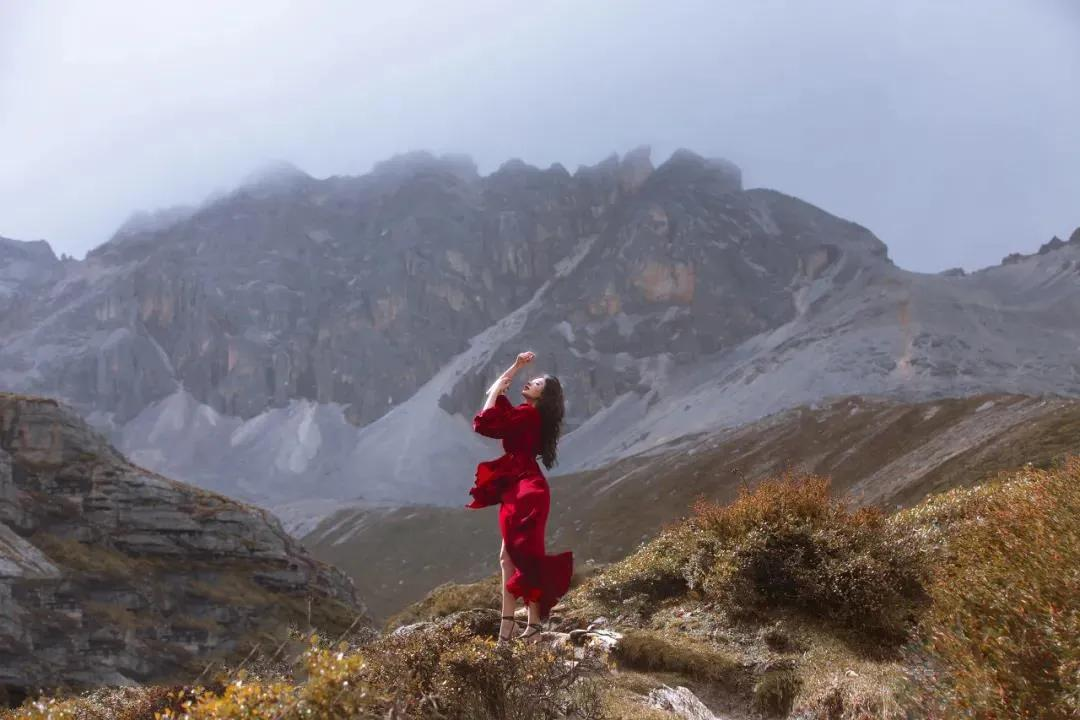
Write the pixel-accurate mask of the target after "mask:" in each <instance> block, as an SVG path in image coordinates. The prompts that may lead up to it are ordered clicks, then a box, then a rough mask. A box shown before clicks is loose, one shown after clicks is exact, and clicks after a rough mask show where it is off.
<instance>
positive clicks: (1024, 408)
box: [304, 395, 1080, 618]
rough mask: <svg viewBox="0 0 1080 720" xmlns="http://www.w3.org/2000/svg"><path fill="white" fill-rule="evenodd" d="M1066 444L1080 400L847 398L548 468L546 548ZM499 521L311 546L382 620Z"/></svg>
mask: <svg viewBox="0 0 1080 720" xmlns="http://www.w3.org/2000/svg"><path fill="white" fill-rule="evenodd" d="M1069 451H1074V452H1075V451H1080V403H1078V402H1076V401H1073V400H1067V399H1063V398H1027V397H1020V396H1010V395H995V396H978V397H970V398H962V399H943V400H939V401H934V402H924V403H914V404H907V403H899V402H896V401H892V400H877V399H868V398H858V397H853V398H843V399H840V400H836V401H834V402H832V403H828V404H825V405H822V406H820V407H815V408H805V407H804V408H798V409H796V410H792V411H789V412H785V413H782V414H780V415H776V416H773V417H769V418H766V419H764V420H762V421H760V422H757V423H753V424H751V425H747V426H745V427H741V428H737V429H734V430H726V431H722V432H717V433H713V434H706V435H700V436H696V437H692V438H686V439H683V440H682V441H680V442H679V443H677V444H672V445H669V446H666V447H665V448H662V449H661V450H660V451H657V452H651V453H649V454H648V455H642V456H636V457H632V458H628V459H626V460H623V461H620V462H618V463H615V464H613V465H611V466H609V467H605V468H603V469H600V470H596V471H590V472H583V473H576V474H573V475H566V476H555V477H552V478H551V487H552V512H551V519H550V520H549V535H548V537H549V544H550V546H551V547H552V548H553V549H563V548H571V549H573V550H574V552H575V558H576V559H577V562H578V567H579V568H580V569H585V568H586V567H587V565H586V563H587V561H588V560H590V559H591V560H595V561H596V562H598V563H606V562H612V561H615V560H619V559H621V558H623V557H625V556H626V555H627V554H628V553H630V552H632V551H633V550H634V549H635V548H636V547H637V546H638V545H639V544H640V543H641V542H642V541H643V540H645V539H648V538H650V537H652V536H653V535H655V533H656V532H657V531H658V530H659V529H660V528H661V527H662V526H663V525H664V524H666V523H669V522H672V521H674V520H677V519H678V518H680V517H682V516H683V515H685V514H686V511H687V508H689V507H690V506H691V505H692V503H693V502H694V501H695V500H696V499H697V498H699V497H704V498H707V499H710V500H714V501H717V502H729V501H731V500H733V499H734V498H735V497H736V494H737V491H738V487H739V485H740V484H742V483H744V482H754V481H757V480H760V479H762V478H765V477H769V476H771V475H775V474H777V473H780V472H783V471H785V470H787V469H798V470H800V471H804V472H812V473H817V474H820V475H828V476H829V477H831V479H832V488H833V491H834V492H838V493H839V492H847V493H850V494H852V495H853V496H855V498H856V500H857V502H860V503H863V504H878V505H883V506H885V507H890V508H895V507H896V506H907V505H911V504H912V503H914V502H917V501H918V500H919V499H921V498H923V497H925V496H926V495H927V494H928V493H931V492H937V491H940V490H944V489H948V488H953V487H970V486H971V485H973V484H976V483H979V482H981V481H983V480H986V479H987V478H991V477H993V476H994V475H995V474H996V473H998V472H1000V471H1001V470H1005V469H1009V468H1015V467H1018V466H1020V465H1021V464H1023V463H1025V462H1031V463H1034V464H1035V465H1036V466H1046V465H1048V464H1050V463H1052V462H1054V461H1055V459H1058V458H1060V457H1062V456H1063V455H1064V454H1065V453H1067V452H1069ZM496 525H497V524H496V520H495V511H494V510H482V511H470V510H464V509H461V508H442V507H411V508H402V509H395V510H386V509H352V510H343V511H341V512H339V513H337V514H335V515H333V516H331V517H330V518H328V519H327V520H325V521H324V522H323V523H322V524H320V526H319V527H318V528H316V529H315V530H314V531H313V532H311V533H310V534H308V535H307V536H306V537H305V538H304V544H305V545H306V546H307V547H308V548H310V549H311V551H312V553H313V554H314V555H315V556H316V557H318V558H320V559H322V560H325V561H327V562H329V563H331V564H333V565H335V566H337V567H339V568H341V569H343V570H345V571H346V572H347V573H349V574H350V575H351V576H352V578H353V579H354V581H355V582H356V584H357V587H358V588H359V589H360V591H361V592H362V594H363V596H364V598H365V600H366V601H367V603H368V606H369V608H370V610H371V613H372V614H373V616H376V617H379V618H386V617H388V616H390V615H392V614H393V613H395V612H398V611H399V610H401V609H402V608H404V607H405V606H407V605H408V604H410V603H413V602H416V601H418V600H420V599H421V598H422V597H423V596H424V595H425V593H427V592H428V591H429V590H430V589H431V588H432V587H434V586H436V585H439V584H442V583H446V582H467V581H475V580H479V579H481V578H484V577H487V576H488V575H490V574H491V573H493V572H495V571H496V570H497V569H498V564H497V555H498V547H499V534H498V528H497V526H496ZM446 538H453V542H452V543H448V542H446V541H445V540H446Z"/></svg>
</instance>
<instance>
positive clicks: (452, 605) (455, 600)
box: [386, 575, 502, 630]
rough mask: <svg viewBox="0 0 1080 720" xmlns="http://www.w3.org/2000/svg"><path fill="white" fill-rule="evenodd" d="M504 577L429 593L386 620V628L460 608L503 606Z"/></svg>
mask: <svg viewBox="0 0 1080 720" xmlns="http://www.w3.org/2000/svg"><path fill="white" fill-rule="evenodd" d="M501 584H502V580H501V578H500V577H499V576H498V575H492V576H491V577H488V578H485V579H483V580H480V581H479V582H474V583H446V584H444V585H440V586H439V587H437V588H435V589H434V590H432V591H431V592H430V593H428V595H427V597H425V598H424V599H423V600H421V601H420V602H418V603H414V604H412V605H410V606H409V607H407V608H405V609H404V610H402V611H401V612H399V613H397V614H396V615H393V616H391V617H390V619H389V620H387V621H386V629H387V630H393V629H394V628H397V627H401V626H402V625H409V624H411V623H415V622H421V621H423V620H435V619H437V618H441V617H446V616H447V615H450V614H452V613H455V612H457V611H459V610H471V609H473V608H495V609H499V607H501V602H502V596H501V588H500V585H501Z"/></svg>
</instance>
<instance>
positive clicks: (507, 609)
mask: <svg viewBox="0 0 1080 720" xmlns="http://www.w3.org/2000/svg"><path fill="white" fill-rule="evenodd" d="M499 567H501V568H502V586H501V587H502V615H503V617H509V616H511V615H513V614H514V611H515V610H516V609H517V598H515V597H514V596H513V595H511V594H510V592H509V591H508V590H507V589H506V581H507V580H509V579H510V576H511V575H513V574H514V571H515V570H516V569H517V568H515V567H514V562H513V561H512V560H511V559H510V556H509V555H508V554H507V552H506V543H503V545H502V547H501V548H499ZM530 622H531V621H530ZM514 627H515V625H514V622H513V621H512V620H503V621H502V622H501V623H500V624H499V637H500V638H504V637H509V636H510V634H511V633H512V632H514Z"/></svg>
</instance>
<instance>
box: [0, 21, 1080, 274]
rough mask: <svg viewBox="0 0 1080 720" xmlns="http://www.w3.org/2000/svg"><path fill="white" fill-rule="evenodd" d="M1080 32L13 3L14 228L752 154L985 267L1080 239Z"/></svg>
mask: <svg viewBox="0 0 1080 720" xmlns="http://www.w3.org/2000/svg"><path fill="white" fill-rule="evenodd" d="M1078 41H1080V18H1078V16H1077V14H1076V12H1075V8H1074V7H1073V6H1072V5H1070V4H1069V3H1068V2H1066V1H1064V0H1062V1H1056V0H1036V1H1033V2H1030V3H1023V4H1020V3H1015V2H1007V1H1006V0H954V1H953V2H949V3H939V2H932V1H931V0H908V2H904V3H896V2H885V0H832V1H825V0H822V1H821V2H816V3H804V2H792V1H787V2H781V1H779V0H758V1H757V2H754V3H746V2H735V1H724V2H721V1H719V0H715V1H713V2H670V3H664V4H657V3H652V2H648V3H647V2H634V1H632V0H626V1H623V2H616V1H614V0H593V1H592V2H589V3H574V2H568V1H554V2H544V3H532V4H525V3H505V2H494V1H492V2H472V3H450V2H447V3H430V2H419V1H415V0H399V1H397V2H394V3H370V2H365V3H359V2H327V3H306V4H304V3H291V2H284V1H281V0H259V1H257V2H256V1H251V2H228V3H220V2H208V1H203V2H185V3H175V4H167V3H153V4H149V3H139V2H134V1H133V0H131V1H126V0H125V1H120V0H114V1H112V2H107V3H79V2H49V1H48V0H46V1H44V2H36V3H22V4H15V3H13V4H10V6H4V9H2V10H0V111H2V112H0V157H3V158H4V166H3V171H2V173H0V234H4V235H7V236H14V237H21V238H24V239H33V238H38V237H45V238H47V239H49V240H50V241H51V242H52V243H53V244H54V247H56V248H57V250H58V251H66V252H68V253H71V254H75V255H77V256H81V255H82V254H83V253H84V252H85V251H86V250H87V249H89V248H90V247H92V246H94V245H96V244H98V243H100V242H103V241H104V240H105V239H107V237H108V236H109V235H110V234H111V232H112V231H113V230H114V229H115V228H116V227H117V226H118V225H119V224H120V223H121V222H122V221H123V220H124V218H126V217H127V216H128V215H129V214H130V213H131V212H133V211H134V210H136V209H140V208H143V209H145V208H153V207H159V206H166V205H172V204H177V203H190V202H197V201H198V200H199V199H201V198H202V197H204V196H205V195H207V194H209V193H210V192H212V191H214V190H216V189H219V188H224V187H228V186H231V185H232V184H233V183H235V182H236V181H238V179H239V178H241V177H243V176H244V175H246V174H247V173H248V172H249V171H250V170H251V169H252V168H253V167H256V166H258V165H261V164H262V163H264V162H265V161H266V160H268V159H273V158H284V159H288V160H290V161H292V162H294V163H295V164H296V165H298V166H300V167H302V168H303V169H305V170H306V171H308V172H310V173H311V174H313V175H316V176H325V175H330V174H357V173H362V172H365V171H366V170H367V169H369V168H370V167H371V165H372V164H373V163H374V162H377V161H378V160H381V159H384V158H385V157H387V156H389V155H390V154H393V153H395V152H400V151H405V150H410V149H416V148H428V149H431V150H434V151H437V152H465V153H469V154H471V155H472V156H473V157H474V158H475V159H476V160H477V162H478V164H479V165H480V167H481V169H482V170H484V171H490V170H491V169H493V168H494V167H496V166H497V165H498V164H500V163H501V162H502V161H504V160H506V159H508V158H510V157H521V158H523V159H525V160H526V161H528V162H532V163H535V164H538V165H547V164H550V163H552V162H561V163H563V164H564V165H566V166H567V167H568V168H570V169H573V168H574V167H575V166H576V165H578V164H583V163H593V162H596V161H598V160H599V159H601V158H603V157H604V156H606V155H607V154H609V153H610V152H612V151H625V150H627V149H630V148H631V147H634V146H636V145H638V144H641V143H650V144H652V145H653V147H654V149H655V152H656V154H657V155H658V156H663V155H664V154H666V153H668V152H670V151H672V150H674V149H675V148H677V147H680V146H685V147H690V148H693V149H695V150H697V151H698V152H701V153H703V154H709V155H719V156H725V157H729V158H731V159H732V160H734V161H736V162H738V163H739V164H740V165H742V167H743V169H744V171H745V175H746V179H747V181H748V183H749V184H751V185H764V186H769V187H775V188H777V189H780V190H782V191H785V192H788V193H791V194H794V195H799V196H800V197H804V198H805V199H807V200H809V201H811V202H815V203H817V204H819V205H821V206H822V207H824V208H825V209H827V210H829V211H831V212H835V213H837V214H840V215H842V216H844V217H848V218H850V219H852V220H855V221H857V222H860V223H862V224H864V225H866V226H867V227H869V228H871V229H872V230H874V231H875V232H876V233H878V234H879V235H880V236H881V237H882V238H883V239H884V240H885V241H886V242H887V243H889V245H890V248H891V251H892V255H893V257H894V258H896V259H897V261H898V262H899V263H900V264H901V265H903V266H905V267H911V268H914V269H922V270H937V269H941V268H943V267H947V266H952V265H963V266H966V267H973V266H981V265H986V264H989V263H994V262H997V260H998V259H1000V258H1001V257H1002V256H1003V255H1005V254H1007V253H1008V252H1011V251H1013V250H1025V249H1028V250H1030V249H1034V248H1035V247H1037V246H1038V245H1039V244H1040V243H1042V242H1045V241H1046V240H1047V239H1049V237H1050V235H1052V234H1054V233H1057V234H1062V233H1067V232H1069V231H1070V230H1071V228H1072V227H1073V226H1075V225H1076V224H1080V211H1078V210H1077V208H1076V204H1075V199H1076V198H1077V197H1080V175H1078V174H1077V173H1075V168H1076V167H1080V134H1077V133H1075V132H1074V131H1073V127H1074V126H1075V124H1076V119H1077V118H1078V117H1080V97H1078V95H1080V93H1078V92H1077V91H1076V89H1075V78H1076V77H1078V76H1080V72H1078V71H1080V54H1078V53H1080V51H1078V49H1077V48H1080V42H1078Z"/></svg>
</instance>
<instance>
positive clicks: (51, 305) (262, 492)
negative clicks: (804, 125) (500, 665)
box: [0, 148, 1080, 507]
mask: <svg viewBox="0 0 1080 720" xmlns="http://www.w3.org/2000/svg"><path fill="white" fill-rule="evenodd" d="M1078 273H1080V245H1078V244H1076V243H1073V242H1072V241H1070V242H1067V243H1061V242H1057V243H1050V244H1048V246H1044V250H1043V251H1040V253H1036V254H1033V255H1031V256H1022V255H1017V256H1016V257H1015V258H1012V259H1011V260H1010V261H1009V263H1008V264H1006V265H1003V266H1000V267H996V268H990V269H987V270H984V271H980V272H976V273H971V274H970V275H966V276H959V275H957V274H955V273H947V274H944V275H923V274H918V273H910V272H906V271H904V270H901V269H899V268H897V267H895V266H894V265H893V264H892V263H891V261H890V260H889V259H888V257H887V251H886V248H885V246H884V245H883V244H882V243H881V241H880V240H878V239H877V238H876V237H874V235H873V234H872V233H870V232H869V231H868V230H866V229H865V228H862V227H860V226H858V225H856V224H854V223H850V222H847V221H845V220H842V219H840V218H837V217H834V216H832V215H829V214H828V213H826V212H824V211H822V210H820V209H818V208H815V207H813V206H811V205H808V204H806V203H804V202H802V201H800V200H798V199H796V198H792V197H789V196H786V195H783V194H781V193H778V192H774V191H771V190H760V189H757V190H744V189H743V187H742V179H741V172H740V171H739V169H738V168H737V167H735V166H733V165H731V164H730V163H728V162H726V161H722V160H709V159H705V158H701V157H699V156H697V155H694V154H693V153H691V152H688V151H679V152H677V153H675V154H674V155H673V156H672V157H671V158H670V159H668V160H667V161H666V162H664V163H662V164H661V165H660V166H659V167H655V168H654V167H653V165H652V162H651V160H650V159H649V153H648V150H647V149H644V148H642V149H638V150H635V151H633V152H631V153H629V154H627V155H626V156H625V157H623V158H621V159H620V158H618V157H614V156H613V157H611V158H609V159H608V160H605V161H604V162H602V163H600V164H599V165H596V166H594V167H586V168H581V169H579V170H577V171H576V172H575V173H573V174H570V173H568V172H567V171H566V170H565V169H564V168H562V167H561V166H558V165H555V166H552V167H551V168H549V169H547V170H539V169H536V168H532V167H529V166H527V165H525V164H524V163H522V162H520V161H510V162H507V163H506V164H504V165H503V166H502V167H501V168H499V170H497V171H496V172H494V173H492V174H491V175H489V176H486V177H481V176H480V175H478V174H477V172H476V168H475V166H474V165H473V164H472V162H471V161H469V160H468V159H467V158H462V157H457V156H448V157H446V156H444V157H434V156H432V155H429V154H426V153H413V154H409V155H405V156H399V157H397V158H394V159H392V160H389V161H387V162H385V163H382V164H380V165H378V166H376V168H375V169H374V170H373V171H372V172H371V173H370V174H368V175H365V176H362V177H332V178H328V179H325V180H317V179H314V178H311V177H309V176H307V175H305V174H303V173H302V172H300V171H298V170H296V169H295V168H291V167H276V168H272V169H270V170H269V171H266V172H263V173H261V174H260V175H257V176H255V177H253V178H251V179H250V180H249V181H248V182H247V183H245V184H244V185H243V186H242V187H241V188H239V189H238V190H236V191H235V192H233V193H231V194H228V195H226V196H222V197H219V198H217V199H215V200H214V201H213V202H210V203H207V204H206V205H204V206H203V207H201V208H198V209H196V210H195V211H194V212H192V213H191V214H190V215H189V216H187V217H181V216H172V215H170V216H168V217H166V218H163V219H162V221H161V222H147V223H143V224H142V225H140V224H138V223H136V224H135V225H134V226H131V227H128V228H127V230H126V231H125V232H124V233H120V234H118V236H117V237H116V238H114V239H113V240H111V241H110V242H108V243H106V244H104V245H103V246H101V247H100V248H98V249H96V250H95V251H94V252H92V253H91V254H90V255H89V256H88V258H87V259H86V261H84V262H80V263H67V264H64V265H63V268H62V272H60V273H59V274H58V276H57V278H56V279H54V280H52V281H50V282H48V283H45V284H43V285H40V286H37V285H35V286H33V287H34V288H36V289H33V290H32V291H28V292H31V294H30V295H29V296H28V298H29V299H28V300H26V301H25V302H24V303H22V305H23V307H24V308H25V310H24V311H22V312H19V313H14V312H8V313H4V314H3V315H0V339H3V341H4V342H3V344H2V346H0V383H3V384H4V385H6V386H7V387H10V388H17V389H20V390H24V391H32V392H37V393H45V394H49V395H54V396H57V397H60V398H61V399H63V400H65V401H67V402H69V403H71V404H72V405H73V406H75V407H77V408H78V409H79V410H80V411H81V412H83V413H84V414H85V415H86V416H87V417H88V419H89V420H90V421H91V422H92V423H93V424H94V425H95V426H97V427H100V428H102V429H105V430H108V431H109V432H111V433H112V437H113V438H114V440H115V442H116V443H117V445H118V446H119V447H120V448H121V449H122V450H123V451H124V452H125V453H126V454H127V455H129V456H130V457H132V458H134V459H135V460H136V461H137V462H140V463H142V464H144V465H147V466H148V467H152V468H154V469H156V470H159V471H162V472H167V473H169V474H171V475H174V476H176V477H179V478H182V479H184V480H188V481H191V482H195V483H198V484H200V485H202V486H204V487H209V488H214V489H217V490H221V491H224V492H228V493H230V494H233V495H236V496H238V497H243V498H248V499H253V500H257V501H259V502H264V503H286V502H290V501H299V500H303V501H304V502H305V503H311V501H313V500H318V499H323V500H327V499H329V500H334V499H343V498H357V497H361V498H364V499H365V500H367V501H371V502H374V501H377V502H384V503H385V502H389V503H402V502H415V501H417V500H422V501H426V502H435V503H448V504H456V503H457V502H460V501H461V499H462V498H463V497H464V493H465V490H466V489H467V487H468V486H469V484H470V482H471V473H472V470H473V467H474V465H475V463H476V461H477V460H479V459H482V458H483V457H485V456H486V455H488V454H490V452H491V451H492V450H493V448H494V446H493V445H492V444H490V443H487V442H486V441H483V440H481V439H479V438H477V437H475V436H473V435H472V434H471V433H470V432H469V426H468V420H469V418H470V417H471V415H472V414H473V412H474V411H475V409H476V407H477V406H478V404H479V402H480V398H481V396H482V392H483V389H484V388H485V387H486V386H487V385H488V384H489V383H490V381H491V378H492V377H494V375H495V373H496V372H497V371H499V370H501V369H502V368H503V367H504V366H505V365H506V364H508V363H509V361H510V359H511V358H512V357H513V355H514V354H515V353H516V352H517V351H519V350H521V349H523V348H525V347H528V348H531V349H533V350H535V351H536V352H537V353H538V356H539V358H540V361H539V362H538V363H537V367H536V368H535V369H534V370H533V372H543V371H549V372H554V373H556V374H557V375H559V377H560V378H561V379H562V381H563V384H564V387H565V389H566V393H567V397H568V407H567V423H566V429H567V431H569V435H568V436H567V437H566V438H565V440H564V443H563V451H562V463H561V466H560V467H561V469H563V470H573V469H579V468H585V467H594V466H596V465H599V464H601V463H605V462H609V461H611V460H612V459H615V458H619V457H624V456H626V455H627V454H629V453H632V452H637V451H641V450H646V449H648V448H649V447H652V446H655V445H657V444H661V443H664V442H668V441H670V440H672V439H673V438H675V437H679V436H681V435H685V434H687V433H691V432H698V431H703V430H709V429H715V428H718V427H724V426H732V425H738V424H740V423H744V422H748V421H751V420H754V419H757V418H760V417H763V416H764V415H766V414H769V413H772V412H776V411H779V410H782V409H784V408H789V407H793V406H797V405H800V404H804V403H811V402H816V401H818V400H821V399H822V398H827V397H831V396H836V395H847V394H888V395H900V396H904V397H911V398H914V399H924V398H933V397H939V396H943V395H963V394H969V393H976V392H1017V393H1029V394H1030V393H1036V394H1037V393H1062V394H1080V381H1078V378H1080V366H1078V365H1077V362H1076V360H1075V357H1076V352H1075V350H1076V347H1077V346H1078V345H1080V321H1078V320H1077V318H1078V317H1080V315H1078V314H1077V310H1080V283H1078V282H1077V280H1078V279H1080V274H1078ZM515 393H516V390H515ZM307 506H309V505H306V506H305V507H307Z"/></svg>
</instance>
